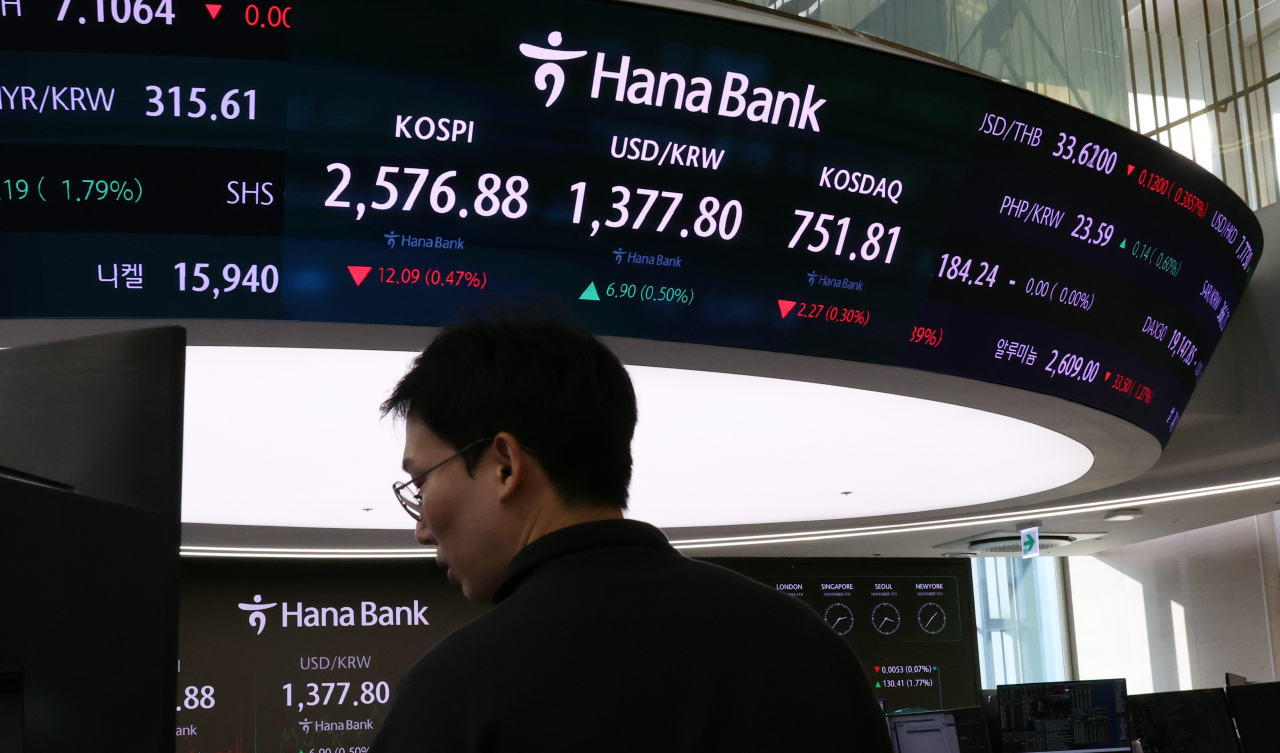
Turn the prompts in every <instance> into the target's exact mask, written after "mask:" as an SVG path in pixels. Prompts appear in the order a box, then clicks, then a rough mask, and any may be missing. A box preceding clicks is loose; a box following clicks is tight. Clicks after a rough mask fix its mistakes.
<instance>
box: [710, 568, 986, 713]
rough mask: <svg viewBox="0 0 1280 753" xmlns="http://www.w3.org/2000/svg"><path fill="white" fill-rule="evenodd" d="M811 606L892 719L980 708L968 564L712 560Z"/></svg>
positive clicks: (975, 635)
mask: <svg viewBox="0 0 1280 753" xmlns="http://www.w3.org/2000/svg"><path fill="white" fill-rule="evenodd" d="M707 561H708V562H713V563H715V564H718V565H723V566H725V567H728V568H730V569H733V570H737V571H738V572H741V573H743V574H744V575H747V576H748V577H751V578H753V579H755V580H758V581H760V582H761V583H764V584H765V585H767V586H769V587H770V588H774V589H776V590H777V591H779V592H780V593H785V594H788V595H790V596H792V597H794V598H797V599H799V600H801V601H803V602H804V603H805V604H807V605H808V606H810V607H812V608H813V610H814V611H815V612H817V613H818V614H819V615H820V616H821V617H822V619H823V621H824V622H826V623H827V627H830V628H831V629H832V631H834V632H835V633H836V634H837V635H839V636H841V637H842V638H844V640H845V641H846V642H847V643H848V644H849V646H850V647H851V648H852V649H853V651H854V653H855V654H857V656H858V659H859V661H861V662H862V667H863V669H864V670H866V673H867V679H868V680H870V681H871V685H872V687H873V689H874V693H875V696H876V698H877V699H879V701H880V704H881V707H882V708H883V709H884V710H885V712H887V713H896V712H906V711H938V710H941V709H952V708H961V707H966V706H977V705H979V703H980V700H979V697H978V690H979V686H980V681H979V677H980V674H979V666H978V644H977V633H976V632H975V630H974V601H973V578H972V575H971V573H970V564H969V562H968V561H967V560H961V561H955V560H947V559H941V558H939V559H887V560H880V559H872V558H824V557H807V558H803V559H799V558H773V557H757V558H745V557H744V558H709V559H707Z"/></svg>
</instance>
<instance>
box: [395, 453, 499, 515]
mask: <svg viewBox="0 0 1280 753" xmlns="http://www.w3.org/2000/svg"><path fill="white" fill-rule="evenodd" d="M492 441H493V438H492V437H490V438H489V439H477V440H476V441H474V442H472V443H471V444H469V445H467V446H466V447H463V448H462V449H461V450H458V451H457V452H456V453H454V454H452V455H450V456H449V457H447V458H445V459H444V460H441V461H440V462H439V463H436V464H435V465H433V466H431V467H430V468H428V469H427V470H425V471H423V472H422V473H420V474H418V475H417V476H416V477H415V478H411V479H409V480H408V481H397V482H395V483H394V484H392V485H391V490H392V491H393V492H395V495H396V501H397V502H399V503H400V506H401V507H403V508H404V511H405V512H407V513H409V516H410V517H412V518H413V519H414V520H422V485H423V484H425V483H426V482H427V475H428V474H429V473H431V472H432V471H434V470H435V469H437V468H439V467H440V466H442V465H444V464H445V463H447V462H449V461H450V460H453V459H454V458H458V457H462V456H463V455H465V454H466V453H467V452H469V451H471V450H473V449H475V448H477V447H479V446H480V445H482V444H487V443H489V442H492ZM415 489H416V491H415Z"/></svg>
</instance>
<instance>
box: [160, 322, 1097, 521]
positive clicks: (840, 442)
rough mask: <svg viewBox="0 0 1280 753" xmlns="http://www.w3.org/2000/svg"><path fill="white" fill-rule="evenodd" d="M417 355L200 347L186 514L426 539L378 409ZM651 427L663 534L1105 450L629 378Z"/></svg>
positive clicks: (646, 516) (648, 458)
mask: <svg viewBox="0 0 1280 753" xmlns="http://www.w3.org/2000/svg"><path fill="white" fill-rule="evenodd" d="M414 355H416V354H413V353H405V352H399V351H395V352H390V351H368V350H331V349H307V348H242V347H191V348H188V353H187V384H186V420H185V437H184V460H183V464H184V467H183V516H182V517H183V521H184V522H189V523H218V524H233V525H258V526H300V527H317V528H383V529H387V528H410V527H411V525H410V524H411V522H412V521H411V520H410V519H409V518H408V516H406V515H405V514H404V512H403V511H402V510H401V509H400V507H399V505H398V504H396V502H395V500H394V499H393V497H392V495H391V483H392V482H393V481H397V480H400V479H401V478H403V476H404V474H403V472H402V471H401V470H400V467H399V466H400V458H401V452H402V449H403V429H402V428H401V427H399V426H397V425H396V424H395V422H393V421H391V420H381V419H380V418H379V415H378V405H379V403H381V401H382V400H383V399H385V397H386V396H387V394H388V392H389V391H390V389H391V387H392V386H393V385H394V384H395V382H396V380H398V379H399V378H400V376H402V375H403V374H404V372H405V370H406V368H407V367H408V366H409V363H410V361H411V360H412V359H413V357H414ZM628 371H629V372H630V373H631V376H632V379H633V381H634V383H635V387H636V394H637V401H638V403H639V410H640V423H639V426H638V427H637V430H636V437H635V441H634V443H633V455H634V459H635V466H634V475H633V480H632V485H631V509H630V511H629V513H628V514H629V516H631V517H634V518H637V519H640V520H646V521H648V522H651V523H653V524H655V525H657V526H659V527H662V528H686V527H702V526H727V525H744V524H755V523H778V522H789V521H817V520H839V519H848V518H858V517H866V516H878V515H889V514H896V513H909V512H920V511H925V510H937V509H943V508H951V507H960V506H967V505H974V504H981V503H984V502H994V501H998V500H1003V499H1010V498H1014V497H1019V496H1023V495H1027V494H1033V493H1036V492H1040V491H1044V490H1047V489H1052V488H1055V487H1058V486H1061V485H1063V484H1066V483H1069V482H1071V481H1074V480H1075V479H1077V478H1080V477H1081V476H1083V475H1084V474H1085V473H1086V472H1088V470H1089V468H1090V467H1091V465H1092V464H1093V455H1092V453H1090V451H1089V450H1088V448H1086V447H1085V446H1084V445H1082V444H1080V443H1079V442H1076V441H1075V440H1073V439H1070V438H1068V437H1066V436H1063V435H1062V434H1059V433H1057V432H1054V431H1051V430H1049V429H1046V428H1043V427H1040V426H1037V425H1035V424H1032V423H1028V422H1026V421H1021V420H1018V419H1014V418H1009V417H1006V416H1001V415H997V414H994V413H987V412H984V411H980V410H975V409H972V408H964V407H959V406H955V405H949V404H945V403H938V402H934V401H929V400H922V399H918V398H911V397H902V396H898V395H888V394H883V393H878V392H870V391H866V390H857V389H850V388H846V387H835V386H829V385H820V384H811V383H808V382H799V381H791V380H783V379H770V378H764V377H755V376H743V375H737V374H722V373H711V372H703V371H689V370H681V369H668V368H657V367H644V366H632V367H628Z"/></svg>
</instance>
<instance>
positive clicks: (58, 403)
mask: <svg viewBox="0 0 1280 753" xmlns="http://www.w3.org/2000/svg"><path fill="white" fill-rule="evenodd" d="M185 347H186V333H185V331H183V330H182V329H181V328H178V327H164V328H158V329H150V330H142V331H136V332H127V333H121V334H114V335H102V336H97V337H89V338H83V339H80V340H73V341H66V342H61V343H52V344H49V345H32V346H24V347H17V348H10V349H7V350H3V351H0V751H4V753H46V751H47V752H48V753H61V751H70V750H93V751H102V752H103V753H115V752H116V751H120V752H121V753H123V752H124V751H129V753H144V752H145V753H160V752H161V751H172V750H173V745H174V736H173V735H174V729H175V727H174V723H173V721H174V713H175V711H174V710H175V694H176V685H177V682H176V680H177V633H178V619H177V617H178V566H179V559H178V543H179V526H180V523H179V511H180V509H181V505H180V502H181V500H180V497H179V494H180V491H181V461H182V409H183V375H184V367H183V366H184V357H185ZM178 700H179V701H180V700H181V699H178Z"/></svg>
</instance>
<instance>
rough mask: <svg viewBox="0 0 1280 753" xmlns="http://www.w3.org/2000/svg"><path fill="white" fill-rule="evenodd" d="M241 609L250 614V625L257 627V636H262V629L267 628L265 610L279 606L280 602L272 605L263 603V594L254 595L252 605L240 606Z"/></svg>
mask: <svg viewBox="0 0 1280 753" xmlns="http://www.w3.org/2000/svg"><path fill="white" fill-rule="evenodd" d="M238 606H239V608H242V610H244V611H246V612H248V613H250V615H248V624H250V625H252V626H255V627H257V634H259V635H261V634H262V629H264V627H266V615H264V613H262V611H264V610H270V608H271V607H275V606H279V602H273V603H270V604H264V603H262V594H255V595H253V603H252V604H238Z"/></svg>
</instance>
